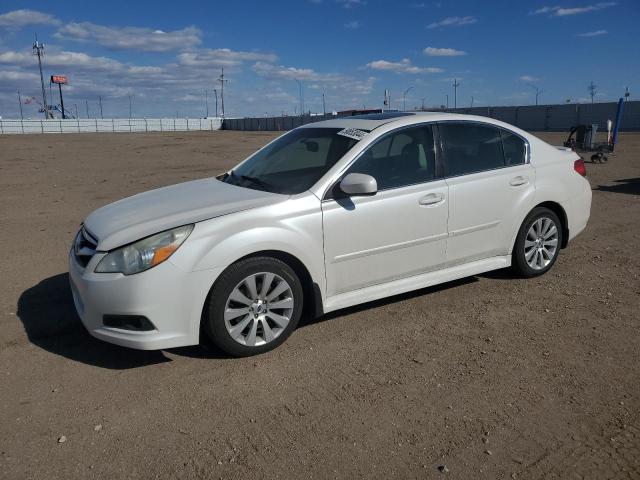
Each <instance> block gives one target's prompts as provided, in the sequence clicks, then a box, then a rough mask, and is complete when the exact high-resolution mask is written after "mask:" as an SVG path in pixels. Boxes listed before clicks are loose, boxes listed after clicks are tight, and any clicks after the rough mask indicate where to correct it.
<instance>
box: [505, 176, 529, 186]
mask: <svg viewBox="0 0 640 480" xmlns="http://www.w3.org/2000/svg"><path fill="white" fill-rule="evenodd" d="M527 183H529V177H523V176H521V175H518V176H517V177H514V178H512V179H511V181H510V182H509V185H511V186H512V187H519V186H520V185H526V184H527Z"/></svg>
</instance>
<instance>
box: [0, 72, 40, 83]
mask: <svg viewBox="0 0 640 480" xmlns="http://www.w3.org/2000/svg"><path fill="white" fill-rule="evenodd" d="M39 78H40V76H39V75H38V74H36V73H32V72H20V71H13V70H0V81H3V82H5V81H6V82H23V81H25V80H38V79H39Z"/></svg>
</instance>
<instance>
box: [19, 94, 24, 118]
mask: <svg viewBox="0 0 640 480" xmlns="http://www.w3.org/2000/svg"><path fill="white" fill-rule="evenodd" d="M18 105H20V120H24V116H23V115H22V97H20V90H18Z"/></svg>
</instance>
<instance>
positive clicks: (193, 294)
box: [69, 250, 212, 350]
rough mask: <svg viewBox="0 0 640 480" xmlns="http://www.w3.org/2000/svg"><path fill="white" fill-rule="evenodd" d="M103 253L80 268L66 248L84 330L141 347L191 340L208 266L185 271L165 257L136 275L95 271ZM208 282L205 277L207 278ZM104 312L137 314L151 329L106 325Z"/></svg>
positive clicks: (197, 324) (195, 334)
mask: <svg viewBox="0 0 640 480" xmlns="http://www.w3.org/2000/svg"><path fill="white" fill-rule="evenodd" d="M103 255H104V254H96V255H95V256H94V258H93V259H92V260H91V261H90V262H89V264H88V265H87V267H86V268H83V267H82V266H81V265H80V264H79V263H78V262H77V261H76V258H75V256H74V254H73V250H72V251H70V252H69V279H70V283H71V291H72V293H73V300H74V303H75V306H76V311H77V312H78V315H79V316H80V319H81V320H82V323H83V325H84V326H85V328H86V329H87V330H88V331H89V333H90V334H91V335H92V336H94V337H96V338H98V339H100V340H104V341H106V342H110V343H114V344H117V345H121V346H124V347H130V348H136V349H140V350H157V349H164V348H173V347H180V346H186V345H195V344H197V343H198V342H199V340H200V318H201V313H202V307H203V305H204V301H205V299H206V296H207V294H208V291H209V288H210V287H211V285H212V279H211V274H212V272H210V271H207V272H186V271H183V270H182V269H180V268H179V267H177V266H176V265H174V264H173V263H171V261H166V262H163V263H161V264H160V265H158V266H156V267H154V268H152V269H150V270H147V271H145V272H141V273H138V274H135V275H129V276H126V275H123V274H120V273H95V272H94V271H93V270H94V268H95V265H96V264H97V263H98V262H99V261H100V259H101V258H102V256H103ZM209 282H210V283H209ZM104 315H141V316H144V317H146V318H148V319H149V320H150V321H151V323H153V326H154V327H155V329H153V330H148V331H135V330H125V329H120V328H113V327H107V326H105V325H104V323H103V316H104Z"/></svg>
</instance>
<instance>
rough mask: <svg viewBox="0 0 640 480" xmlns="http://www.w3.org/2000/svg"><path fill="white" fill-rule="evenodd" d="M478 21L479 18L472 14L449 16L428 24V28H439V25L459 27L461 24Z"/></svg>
mask: <svg viewBox="0 0 640 480" xmlns="http://www.w3.org/2000/svg"><path fill="white" fill-rule="evenodd" d="M477 21H478V19H477V18H475V17H472V16H466V17H447V18H444V19H442V20H440V21H439V22H434V23H431V24H429V25H427V28H438V27H459V26H461V25H471V24H472V23H476V22H477Z"/></svg>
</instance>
